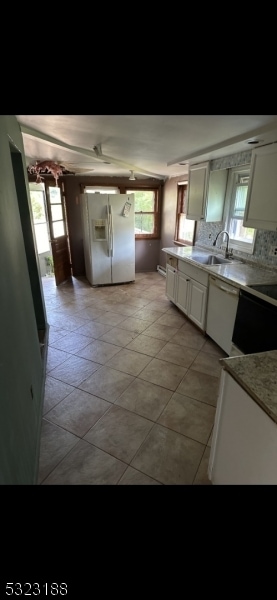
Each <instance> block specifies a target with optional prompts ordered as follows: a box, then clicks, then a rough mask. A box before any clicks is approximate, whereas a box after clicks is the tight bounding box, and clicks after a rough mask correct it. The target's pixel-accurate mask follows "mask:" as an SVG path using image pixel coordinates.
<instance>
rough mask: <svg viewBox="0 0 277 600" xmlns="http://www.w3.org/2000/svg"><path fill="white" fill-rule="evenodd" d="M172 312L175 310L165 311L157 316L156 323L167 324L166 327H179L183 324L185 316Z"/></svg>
mask: <svg viewBox="0 0 277 600" xmlns="http://www.w3.org/2000/svg"><path fill="white" fill-rule="evenodd" d="M174 313H175V311H174V312H171V313H165V314H164V315H162V316H161V317H159V319H157V321H156V324H157V325H167V326H168V327H176V328H177V329H179V328H180V327H182V325H184V321H185V317H183V316H182V314H181V313H175V314H174Z"/></svg>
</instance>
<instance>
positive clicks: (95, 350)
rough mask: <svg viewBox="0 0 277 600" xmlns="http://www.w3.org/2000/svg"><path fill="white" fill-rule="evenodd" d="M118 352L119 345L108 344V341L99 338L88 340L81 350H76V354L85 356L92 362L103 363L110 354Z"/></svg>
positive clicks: (110, 356)
mask: <svg viewBox="0 0 277 600" xmlns="http://www.w3.org/2000/svg"><path fill="white" fill-rule="evenodd" d="M118 352H120V347H119V346H115V344H109V343H108V342H102V341H100V340H94V341H93V342H90V344H89V345H88V346H86V347H85V348H84V349H83V350H80V351H79V352H77V354H78V356H81V357H82V358H87V359H88V360H92V361H94V362H97V363H100V364H101V365H104V364H105V363H106V362H107V361H108V360H109V359H110V358H112V356H114V355H115V354H117V353H118Z"/></svg>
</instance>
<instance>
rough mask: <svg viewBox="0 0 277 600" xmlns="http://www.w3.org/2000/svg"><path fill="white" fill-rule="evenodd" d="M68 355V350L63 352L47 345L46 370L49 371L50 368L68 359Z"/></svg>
mask: <svg viewBox="0 0 277 600" xmlns="http://www.w3.org/2000/svg"><path fill="white" fill-rule="evenodd" d="M70 356H71V355H70V354H69V353H68V352H63V351H62V350H57V348H53V347H52V346H48V351H47V364H46V372H47V373H49V372H50V371H51V370H52V369H54V368H55V367H57V366H58V365H61V364H62V363H63V362H65V361H66V360H68V358H70Z"/></svg>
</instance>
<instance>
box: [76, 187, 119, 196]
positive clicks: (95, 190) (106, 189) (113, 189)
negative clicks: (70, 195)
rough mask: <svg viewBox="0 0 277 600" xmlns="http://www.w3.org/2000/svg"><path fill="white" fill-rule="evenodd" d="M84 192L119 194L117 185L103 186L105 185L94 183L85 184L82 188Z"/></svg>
mask: <svg viewBox="0 0 277 600" xmlns="http://www.w3.org/2000/svg"><path fill="white" fill-rule="evenodd" d="M84 193H85V194H87V193H91V194H119V189H118V188H117V187H110V188H109V187H105V186H101V185H100V186H98V187H97V186H96V185H86V187H85V189H84Z"/></svg>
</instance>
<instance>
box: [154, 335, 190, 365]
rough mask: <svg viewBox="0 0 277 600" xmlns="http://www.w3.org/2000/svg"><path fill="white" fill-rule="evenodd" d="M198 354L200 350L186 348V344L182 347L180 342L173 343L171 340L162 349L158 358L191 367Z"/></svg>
mask: <svg viewBox="0 0 277 600" xmlns="http://www.w3.org/2000/svg"><path fill="white" fill-rule="evenodd" d="M197 354H198V350H194V349H193V348H186V346H182V347H180V346H179V344H173V343H172V342H171V341H170V342H168V343H167V344H165V346H164V347H163V348H162V349H161V350H160V352H159V353H158V354H157V355H156V358H159V359H160V360H167V361H168V362H171V363H174V364H175V365H181V367H187V368H189V367H190V365H191V364H192V362H193V360H194V359H195V357H196V356H197Z"/></svg>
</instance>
